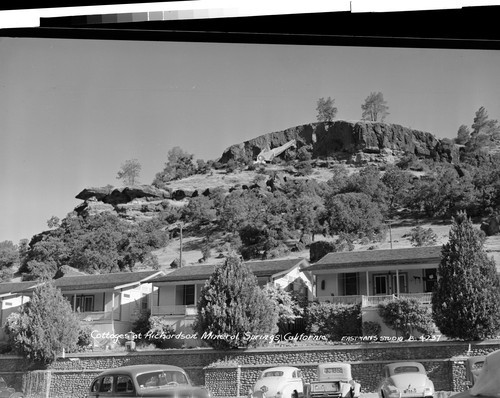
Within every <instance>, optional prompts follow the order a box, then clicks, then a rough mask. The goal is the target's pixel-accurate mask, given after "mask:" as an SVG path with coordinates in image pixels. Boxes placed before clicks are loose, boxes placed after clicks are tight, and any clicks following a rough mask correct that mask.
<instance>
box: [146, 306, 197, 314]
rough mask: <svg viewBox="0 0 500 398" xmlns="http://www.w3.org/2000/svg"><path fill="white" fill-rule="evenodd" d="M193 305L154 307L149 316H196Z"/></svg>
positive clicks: (195, 309)
mask: <svg viewBox="0 0 500 398" xmlns="http://www.w3.org/2000/svg"><path fill="white" fill-rule="evenodd" d="M196 312H197V308H196V306H195V305H156V306H153V307H151V315H196Z"/></svg>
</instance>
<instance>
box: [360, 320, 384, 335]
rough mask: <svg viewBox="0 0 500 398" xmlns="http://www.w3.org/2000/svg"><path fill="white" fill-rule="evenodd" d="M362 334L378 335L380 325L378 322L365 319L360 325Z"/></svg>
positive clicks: (380, 329)
mask: <svg viewBox="0 0 500 398" xmlns="http://www.w3.org/2000/svg"><path fill="white" fill-rule="evenodd" d="M362 330H363V336H379V335H380V332H381V331H382V326H380V324H379V323H378V322H373V321H365V322H363V325H362Z"/></svg>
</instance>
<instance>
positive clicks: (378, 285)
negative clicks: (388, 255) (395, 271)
mask: <svg viewBox="0 0 500 398" xmlns="http://www.w3.org/2000/svg"><path fill="white" fill-rule="evenodd" d="M373 289H374V292H375V295H378V294H388V286H387V275H374V276H373Z"/></svg>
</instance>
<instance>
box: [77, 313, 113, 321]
mask: <svg viewBox="0 0 500 398" xmlns="http://www.w3.org/2000/svg"><path fill="white" fill-rule="evenodd" d="M76 315H77V317H78V319H80V320H81V321H85V322H99V321H111V319H113V320H115V321H118V320H120V313H119V311H91V312H76Z"/></svg>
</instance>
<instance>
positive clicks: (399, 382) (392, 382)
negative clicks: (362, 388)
mask: <svg viewBox="0 0 500 398" xmlns="http://www.w3.org/2000/svg"><path fill="white" fill-rule="evenodd" d="M383 377H384V379H383V381H382V384H381V386H380V395H381V397H382V398H412V397H419V398H432V397H433V394H434V383H433V382H432V381H431V380H430V379H429V378H428V377H427V372H426V371H425V368H424V366H423V365H422V364H421V363H419V362H396V363H391V364H389V365H386V366H384V369H383Z"/></svg>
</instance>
